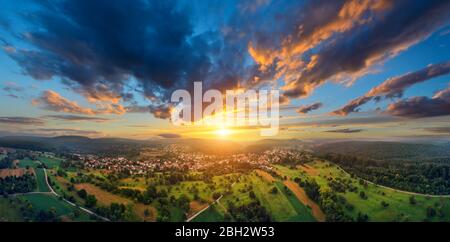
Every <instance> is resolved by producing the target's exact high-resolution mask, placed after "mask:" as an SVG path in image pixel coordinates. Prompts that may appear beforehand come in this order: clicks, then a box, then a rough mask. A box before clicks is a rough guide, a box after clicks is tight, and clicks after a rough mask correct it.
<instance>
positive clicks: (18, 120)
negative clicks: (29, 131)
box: [0, 117, 45, 125]
mask: <svg viewBox="0 0 450 242" xmlns="http://www.w3.org/2000/svg"><path fill="white" fill-rule="evenodd" d="M0 124H13V125H44V124H45V122H44V121H43V120H42V119H38V118H29V117H0Z"/></svg>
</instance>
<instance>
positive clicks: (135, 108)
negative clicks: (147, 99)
mask: <svg viewBox="0 0 450 242" xmlns="http://www.w3.org/2000/svg"><path fill="white" fill-rule="evenodd" d="M125 110H127V113H150V106H139V105H130V106H127V107H125Z"/></svg>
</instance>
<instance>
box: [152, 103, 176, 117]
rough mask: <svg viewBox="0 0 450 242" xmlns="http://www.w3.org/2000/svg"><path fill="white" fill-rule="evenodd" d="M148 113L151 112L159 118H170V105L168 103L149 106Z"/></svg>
mask: <svg viewBox="0 0 450 242" xmlns="http://www.w3.org/2000/svg"><path fill="white" fill-rule="evenodd" d="M149 108H150V113H152V114H153V115H154V116H155V118H160V119H168V118H170V111H171V107H170V106H169V105H164V104H162V105H156V106H150V107H149Z"/></svg>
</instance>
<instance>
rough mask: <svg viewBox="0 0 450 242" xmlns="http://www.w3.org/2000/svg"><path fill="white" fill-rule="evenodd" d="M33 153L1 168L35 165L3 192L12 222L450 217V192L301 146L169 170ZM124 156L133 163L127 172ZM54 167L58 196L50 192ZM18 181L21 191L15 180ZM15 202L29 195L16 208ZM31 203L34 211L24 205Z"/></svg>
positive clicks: (195, 156) (7, 216)
mask: <svg viewBox="0 0 450 242" xmlns="http://www.w3.org/2000/svg"><path fill="white" fill-rule="evenodd" d="M172 153H173V152H172ZM158 154H166V153H165V152H163V151H158V152H156V151H155V153H152V155H151V156H149V157H152V158H153V159H158V157H159V156H158ZM260 155H261V154H260ZM286 156H289V158H285V157H286ZM30 157H32V158H28V157H27V156H25V157H22V158H20V159H18V160H20V162H19V163H18V166H19V167H21V168H19V169H15V170H13V169H10V168H6V169H2V171H1V172H2V173H1V174H6V175H8V176H7V177H9V175H11V174H15V173H17V174H19V173H20V172H22V173H23V172H24V171H25V168H26V167H29V168H30V170H32V171H33V173H34V174H33V176H29V177H28V179H31V180H32V181H33V182H30V184H29V185H30V186H32V185H33V187H34V188H33V189H31V190H23V191H24V192H20V193H19V192H18V193H17V194H15V195H14V196H13V197H12V198H4V199H3V201H2V203H1V206H2V207H3V209H5V210H6V209H7V210H8V213H6V212H0V214H3V219H4V220H14V221H19V220H26V221H29V220H31V221H34V220H37V221H47V220H59V221H91V220H93V219H103V220H105V219H106V220H111V221H161V222H164V221H186V220H188V221H192V222H201V221H243V222H245V221H276V222H291V221H296V222H314V221H318V222H322V221H374V222H375V221H449V218H450V198H447V197H445V196H430V195H420V194H412V193H408V192H404V191H399V190H395V189H392V188H387V187H383V186H379V185H375V184H373V183H371V182H369V181H366V180H363V179H360V178H359V177H356V176H355V175H350V174H349V173H348V172H346V171H344V170H343V169H342V168H341V167H340V166H339V165H337V164H335V163H332V162H330V161H327V160H325V159H324V158H323V157H319V156H317V157H314V156H312V155H310V154H306V153H302V152H298V151H285V150H275V151H270V152H268V153H263V154H262V157H263V158H260V157H258V156H257V155H255V154H250V155H242V154H241V155H237V156H234V158H233V159H235V160H234V161H233V162H242V160H245V159H250V160H251V159H253V160H257V161H258V162H260V163H259V164H258V166H235V165H234V164H227V165H221V167H225V168H224V169H225V170H226V172H223V171H221V170H217V168H216V167H217V165H216V166H214V164H213V165H212V166H205V165H204V164H198V163H195V162H198V161H199V160H200V161H201V159H204V158H206V159H208V161H214V159H211V157H208V156H204V155H203V154H196V153H192V154H191V153H188V155H186V154H183V159H187V162H191V163H190V164H191V165H192V166H194V167H200V168H201V169H193V170H189V169H188V168H186V167H185V168H183V166H181V168H182V169H179V168H180V165H179V162H180V161H179V160H177V161H176V162H173V163H171V161H170V159H173V158H174V157H175V158H176V156H174V157H172V156H164V157H165V158H164V159H166V160H164V162H163V163H159V164H158V169H159V170H157V171H154V172H147V173H142V172H141V171H140V170H139V169H137V168H136V167H133V166H134V165H137V163H135V162H132V161H129V160H127V159H125V158H120V157H119V158H96V157H93V158H92V156H90V157H89V159H90V160H89V162H88V164H89V166H88V167H86V166H83V165H82V163H80V162H75V161H73V160H72V161H70V162H68V159H67V158H57V157H56V156H52V155H48V154H46V155H40V154H35V153H31V155H30ZM274 157H276V158H277V157H278V158H277V159H275V160H278V162H274V163H268V162H267V161H269V160H274ZM102 159H104V161H103V160H102ZM167 159H169V160H167ZM182 161H183V160H182ZM102 162H106V163H105V164H106V165H105V164H103V163H102ZM116 162H119V163H120V164H122V165H124V166H123V167H127V169H130V170H125V171H126V172H124V171H123V167H121V166H117V163H116ZM215 162H217V161H215ZM219 162H220V161H219ZM161 164H163V166H161ZM138 165H139V167H142V164H138ZM44 167H45V168H44ZM164 167H166V168H164ZM177 167H178V168H177ZM205 167H207V168H208V169H205ZM236 168H237V169H236ZM44 169H45V170H46V171H47V175H48V177H49V183H50V185H51V187H52V188H53V189H54V190H55V191H56V194H53V193H51V192H50V191H51V190H50V189H49V187H48V185H47V183H46V181H45V174H44ZM114 169H116V170H114ZM165 169H166V170H165ZM131 172H136V173H134V174H131ZM34 180H35V181H36V182H35V184H33V183H34ZM24 184H28V183H24ZM12 187H14V186H12ZM23 187H24V188H27V187H26V186H23ZM8 189H9V190H7V191H9V193H10V194H11V193H14V191H13V190H11V189H13V188H11V186H10V187H8ZM30 191H31V192H32V193H30ZM58 196H60V197H58ZM11 199H13V200H11ZM17 199H19V200H17ZM11 201H13V204H14V203H17V202H18V201H20V202H18V205H17V206H16V207H15V208H14V206H12V205H11V204H12V203H11ZM73 204H76V206H81V207H83V208H86V209H88V210H89V211H91V213H93V215H89V214H87V213H86V212H82V210H80V209H79V208H77V207H74V206H73ZM28 205H30V206H31V208H32V209H31V210H33V212H31V211H28V210H29V209H28V210H27V209H24V208H26V207H27V206H28ZM18 208H20V211H18ZM42 211H43V212H42Z"/></svg>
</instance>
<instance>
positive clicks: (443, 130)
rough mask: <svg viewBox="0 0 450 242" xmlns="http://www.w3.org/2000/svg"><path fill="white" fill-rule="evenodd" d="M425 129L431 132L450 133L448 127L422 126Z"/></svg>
mask: <svg viewBox="0 0 450 242" xmlns="http://www.w3.org/2000/svg"><path fill="white" fill-rule="evenodd" d="M423 130H425V131H429V132H432V133H440V134H450V127H449V126H446V127H430V128H423Z"/></svg>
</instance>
